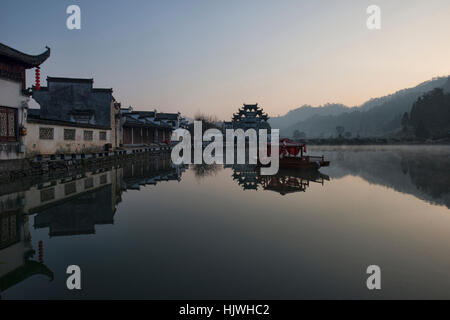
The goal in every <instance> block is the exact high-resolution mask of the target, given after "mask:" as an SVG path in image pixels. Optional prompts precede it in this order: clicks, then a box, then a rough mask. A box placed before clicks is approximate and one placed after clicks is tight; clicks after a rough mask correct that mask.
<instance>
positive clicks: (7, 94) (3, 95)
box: [0, 79, 26, 108]
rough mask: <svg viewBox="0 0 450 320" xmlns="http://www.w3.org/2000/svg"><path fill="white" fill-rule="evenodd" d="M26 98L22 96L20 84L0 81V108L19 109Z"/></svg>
mask: <svg viewBox="0 0 450 320" xmlns="http://www.w3.org/2000/svg"><path fill="white" fill-rule="evenodd" d="M22 101H26V98H25V97H24V96H23V95H22V84H21V83H20V82H14V81H11V80H5V79H0V106H3V107H13V108H19V107H20V106H21V104H22Z"/></svg>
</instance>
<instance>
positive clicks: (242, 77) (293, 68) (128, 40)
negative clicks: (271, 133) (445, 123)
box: [0, 0, 450, 119]
mask: <svg viewBox="0 0 450 320" xmlns="http://www.w3.org/2000/svg"><path fill="white" fill-rule="evenodd" d="M71 4H77V5H79V6H80V8H81V19H82V22H81V30H68V29H67V28H66V19H67V17H68V15H67V14H66V8H67V6H69V5H71ZM371 4H376V5H378V6H380V7H381V14H382V16H381V18H382V29H381V30H379V31H370V30H368V29H367V27H366V20H367V17H368V15H367V13H366V9H367V7H368V6H369V5H371ZM449 36H450V1H449V0H428V1H425V0H408V1H405V0H389V1H381V0H371V1H365V0H361V1H355V0H339V1H338V0H336V1H330V0H328V1H319V0H308V1H300V0H296V1H288V0H282V1H275V0H273V1H264V0H255V1H247V0H240V1H235V0H220V1H218V0H216V1H212V0H209V1H207V0H205V1H194V0H184V1H170V0H167V1H162V0H161V1H149V0H129V1H124V0H108V1H106V0H95V1H88V0H81V1H80V0H53V1H45V0H40V1H35V0H34V1H32V0H30V1H20V0H14V1H12V0H9V1H8V0H6V1H5V0H3V1H2V7H1V11H0V42H3V43H5V44H7V45H10V46H12V47H14V48H17V49H19V50H22V51H25V52H27V53H32V54H37V53H41V52H42V51H43V50H44V46H45V45H48V46H49V47H51V49H52V54H51V57H50V59H49V60H48V61H47V62H46V63H45V64H44V65H43V66H42V71H41V73H42V78H43V82H45V78H46V76H48V75H50V76H64V77H86V78H92V77H93V78H94V85H95V86H96V87H109V88H110V87H112V88H113V89H114V96H115V97H116V99H117V100H119V101H120V102H122V105H123V106H128V105H132V106H134V107H135V108H136V109H140V110H145V109H153V108H155V107H156V108H158V110H163V111H181V112H182V113H183V114H185V115H188V116H192V115H193V114H195V113H196V112H197V111H202V112H205V113H209V114H216V115H217V116H218V117H219V118H221V119H228V118H229V117H230V116H231V115H232V113H233V112H235V111H236V110H237V108H238V107H240V105H242V103H244V102H246V103H253V102H258V103H259V104H260V105H261V106H262V107H263V108H264V109H265V111H267V112H268V113H269V114H270V115H273V116H274V115H278V114H284V113H286V112H287V111H289V110H290V109H293V108H295V107H298V106H301V105H302V104H312V105H319V104H324V103H327V102H340V103H344V104H347V105H350V106H353V105H358V104H361V103H363V102H364V101H366V100H368V99H369V98H371V97H378V96H382V95H385V94H389V93H393V92H395V91H397V90H399V89H402V88H405V87H411V86H415V85H416V84H418V83H420V82H423V81H425V80H428V79H430V78H432V77H434V76H439V75H448V74H450V41H449V39H450V38H449ZM28 76H29V79H30V78H31V79H30V80H29V81H28V84H29V85H30V84H31V82H32V79H34V76H33V73H32V72H29V74H28ZM43 85H45V83H44V84H43Z"/></svg>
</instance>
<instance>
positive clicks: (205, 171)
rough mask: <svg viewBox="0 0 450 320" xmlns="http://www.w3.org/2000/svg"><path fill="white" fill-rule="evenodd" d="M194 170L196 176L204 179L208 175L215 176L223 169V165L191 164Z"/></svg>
mask: <svg viewBox="0 0 450 320" xmlns="http://www.w3.org/2000/svg"><path fill="white" fill-rule="evenodd" d="M191 168H192V170H194V174H195V177H196V178H197V179H198V180H201V179H204V178H206V177H210V176H215V175H217V173H218V172H219V171H220V170H222V168H223V166H222V165H218V164H212V165H208V164H194V165H192V166H191Z"/></svg>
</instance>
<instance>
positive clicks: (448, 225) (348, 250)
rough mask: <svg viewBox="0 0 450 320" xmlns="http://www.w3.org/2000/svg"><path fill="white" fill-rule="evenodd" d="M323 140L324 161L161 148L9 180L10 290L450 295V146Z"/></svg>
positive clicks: (5, 245)
mask: <svg viewBox="0 0 450 320" xmlns="http://www.w3.org/2000/svg"><path fill="white" fill-rule="evenodd" d="M322 149H323V150H319V149H317V150H314V151H313V152H312V153H318V154H322V153H325V155H326V157H328V158H329V159H330V160H331V161H332V165H331V167H330V168H324V169H322V170H320V173H311V172H309V173H299V172H290V171H282V172H280V174H279V175H278V176H277V177H271V178H268V177H261V176H259V175H258V174H257V172H256V171H254V168H251V167H245V166H240V167H234V168H233V167H227V168H224V167H222V166H209V167H208V166H191V167H189V168H187V167H186V168H183V167H175V166H173V165H172V164H171V163H170V158H168V157H158V158H150V159H148V160H145V161H137V162H135V163H127V164H124V165H123V166H121V167H120V168H114V169H112V170H106V171H98V172H85V173H81V174H78V175H74V176H70V177H65V178H64V179H53V180H52V179H46V180H42V181H39V182H36V181H18V182H15V183H12V184H9V185H2V186H0V212H1V213H0V217H1V229H0V236H1V239H0V286H1V287H0V290H1V297H2V298H3V299H17V298H19V299H22V298H27V299H28V298H32V299H46V298H64V299H70V298H73V299H78V298H89V299H90V298H125V299H128V298H150V299H232V298H234V299H236V298H238V299H300V298H331V299H336V298H337V299H343V298H368V299H372V298H373V299H378V298H446V299H450V254H449V253H450V210H449V208H450V171H449V167H450V148H448V147H426V148H421V147H380V148H374V147H354V148H322ZM72 264H75V265H79V266H80V267H81V270H82V290H81V291H76V292H75V291H69V290H67V288H66V279H67V275H66V273H65V272H66V268H67V266H69V265H72ZM373 264H375V265H379V266H380V267H381V270H382V290H381V291H378V292H370V291H368V290H367V287H366V279H367V275H366V268H367V267H368V266H369V265H373Z"/></svg>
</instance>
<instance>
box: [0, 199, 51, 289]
mask: <svg viewBox="0 0 450 320" xmlns="http://www.w3.org/2000/svg"><path fill="white" fill-rule="evenodd" d="M3 200H4V201H2V202H0V204H1V205H0V293H1V292H2V291H5V290H7V289H8V288H10V287H12V286H14V285H16V284H17V283H20V282H22V281H24V280H26V279H28V278H29V277H31V276H33V275H37V274H41V275H45V276H47V277H48V278H50V279H51V280H52V279H53V272H52V271H51V270H50V269H49V268H48V267H47V266H46V265H45V264H44V263H43V256H42V254H43V251H42V250H43V246H42V243H41V244H40V246H39V261H35V260H32V258H33V256H34V255H35V251H34V249H33V247H32V245H31V237H30V232H29V229H28V228H29V223H28V217H27V216H24V215H23V214H22V212H23V211H22V208H23V198H20V197H10V198H6V199H3Z"/></svg>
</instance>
